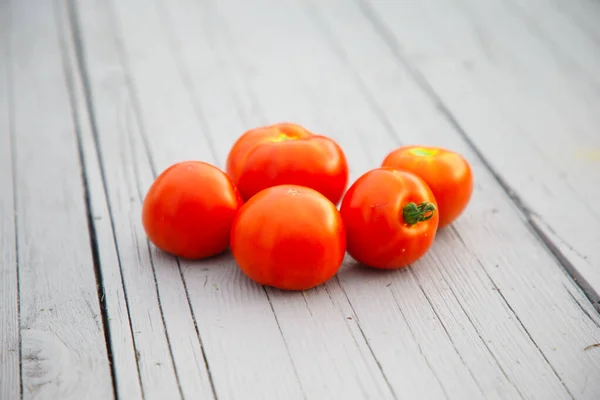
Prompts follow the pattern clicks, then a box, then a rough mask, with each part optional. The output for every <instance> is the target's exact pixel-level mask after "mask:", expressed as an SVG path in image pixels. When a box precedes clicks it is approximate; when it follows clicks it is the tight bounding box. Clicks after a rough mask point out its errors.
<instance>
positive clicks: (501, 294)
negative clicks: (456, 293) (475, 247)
mask: <svg viewBox="0 0 600 400" xmlns="http://www.w3.org/2000/svg"><path fill="white" fill-rule="evenodd" d="M450 228H451V229H452V231H453V232H454V233H455V234H456V237H457V238H458V240H460V242H461V243H462V244H463V246H465V248H468V247H467V244H466V243H465V241H464V240H463V238H462V236H461V235H460V233H458V230H457V229H456V228H455V227H454V226H451V227H450ZM471 254H473V253H471ZM473 256H474V257H475V260H477V264H479V266H480V267H481V269H482V270H483V272H484V273H485V275H486V276H487V277H488V279H489V280H490V282H491V283H492V284H493V285H494V287H498V286H497V285H496V282H494V280H493V279H492V277H491V276H490V274H489V273H488V271H487V270H486V268H485V266H484V265H483V262H482V261H481V260H480V259H479V257H478V256H477V255H476V254H473ZM496 292H497V293H498V294H499V295H500V297H501V298H502V300H503V301H504V303H505V304H506V306H507V307H508V309H509V310H510V312H511V313H512V314H513V315H514V317H515V319H516V320H517V321H518V322H519V325H520V326H521V328H523V330H524V331H525V333H526V334H527V336H528V337H529V340H531V342H532V343H533V344H534V345H535V347H536V348H537V349H538V351H539V353H540V354H541V355H542V357H543V358H544V360H545V361H546V363H547V364H548V366H549V367H550V369H551V370H552V372H554V375H556V377H557V378H558V380H559V381H560V383H561V384H562V385H563V386H564V388H565V390H566V391H567V393H568V394H569V396H571V398H574V396H573V394H572V393H571V391H570V390H569V388H568V387H567V385H566V384H565V382H564V381H563V380H562V378H561V377H560V375H559V373H558V372H557V371H556V369H554V366H553V365H552V363H551V362H550V360H548V358H547V357H546V354H545V353H544V352H543V351H542V349H541V347H540V346H539V345H538V344H537V342H536V341H535V340H534V339H533V337H532V336H531V334H530V333H529V330H528V329H527V328H526V327H525V324H523V322H522V321H521V318H519V315H518V314H517V313H516V312H515V310H513V308H512V306H511V305H510V303H509V302H508V300H507V299H506V297H505V296H504V294H503V293H502V291H501V290H496Z"/></svg>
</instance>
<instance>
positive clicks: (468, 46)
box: [0, 0, 600, 400]
mask: <svg viewBox="0 0 600 400" xmlns="http://www.w3.org/2000/svg"><path fill="white" fill-rule="evenodd" d="M285 120H287V121H293V122H297V123H300V124H302V125H305V126H306V127H307V128H309V129H311V130H313V131H316V132H322V133H324V134H327V135H330V136H332V137H333V138H335V139H336V140H337V141H338V142H339V143H340V144H341V145H342V146H343V148H344V150H345V151H346V154H347V156H348V159H349V160H350V162H351V181H353V180H354V179H356V178H357V177H358V176H359V175H361V174H362V173H364V172H366V171H367V170H368V169H370V168H373V167H376V166H378V165H379V163H380V162H381V160H382V159H383V157H384V156H385V155H386V154H387V153H388V152H389V151H390V150H391V149H393V148H394V147H396V146H398V145H400V144H408V143H420V144H433V145H440V146H445V147H448V148H451V149H453V150H455V151H458V152H460V153H462V154H463V155H464V156H465V157H466V158H467V159H468V160H469V162H470V163H471V165H472V167H473V169H474V174H475V180H476V187H475V191H474V195H473V198H472V200H471V203H470V205H469V208H468V211H467V212H466V213H465V214H464V215H463V216H462V217H461V218H460V220H459V221H457V222H456V223H455V224H454V225H453V226H452V227H450V228H448V229H445V230H443V231H442V232H440V233H439V235H438V237H437V239H436V242H435V244H434V246H433V248H432V249H431V251H430V252H429V253H428V255H427V256H426V257H424V258H423V259H422V260H420V261H419V262H418V263H416V264H415V265H413V266H412V267H410V268H408V269H406V270H403V271H393V272H381V271H371V270H366V269H365V268H360V267H358V266H356V265H355V264H354V263H353V261H352V260H351V259H348V261H347V263H346V264H345V265H344V266H343V268H342V270H341V271H340V272H339V274H338V275H337V276H336V277H335V278H334V279H332V280H331V281H329V282H328V283H327V284H325V285H323V286H320V287H318V288H316V289H313V290H309V291H306V292H303V293H289V292H281V291H278V290H273V289H270V288H263V287H261V286H259V285H256V284H254V283H252V282H251V281H249V280H248V279H247V278H246V277H245V276H244V275H243V274H241V272H240V271H239V270H238V268H237V267H236V265H235V262H234V261H233V259H232V258H231V256H230V255H229V254H225V255H222V256H219V257H217V258H215V259H211V260H206V261H202V262H188V261H180V260H177V259H175V258H173V257H171V256H169V255H166V254H164V253H162V252H160V251H157V250H156V249H155V248H154V247H153V246H149V244H148V242H147V240H146V236H145V234H144V231H143V228H142V226H141V221H140V210H141V201H142V199H143V197H144V195H145V192H146V190H147V189H148V187H149V186H150V184H151V182H152V181H153V179H154V177H155V176H156V174H157V173H160V172H161V171H162V170H163V169H164V168H166V167H167V166H168V165H170V164H171V163H174V162H177V161H181V160H187V159H200V160H204V161H208V162H211V163H214V164H216V165H218V166H220V167H223V166H224V161H225V158H226V156H227V152H228V151H229V148H230V146H231V145H232V143H233V141H234V140H235V139H236V138H237V137H238V136H239V135H240V134H241V133H242V132H244V131H245V130H246V129H249V128H251V127H254V126H258V125H263V124H267V123H273V122H279V121H285ZM599 199H600V3H599V2H598V1H597V0H427V1H401V0H385V1H384V0H379V1H375V0H254V1H250V0H170V1H167V0H68V1H67V0H65V1H63V0H55V1H50V0H0V249H1V251H0V342H1V344H0V399H2V400H13V399H19V398H21V397H22V398H24V399H77V400H79V399H103V400H104V399H109V398H119V399H127V400H129V399H131V400H137V399H142V398H144V399H160V400H165V399H178V398H185V399H213V398H214V399H219V400H225V399H268V400H270V399H276V400H284V399H285V400H287V399H319V400H320V399H344V400H346V399H349V400H351V399H411V400H412V399H427V400H431V399H461V400H462V399H543V400H552V399H570V398H575V399H595V400H597V399H600V347H599V346H593V345H594V344H596V343H600V315H599V314H598V312H597V310H596V309H597V308H600V200H599Z"/></svg>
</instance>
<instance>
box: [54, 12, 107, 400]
mask: <svg viewBox="0 0 600 400" xmlns="http://www.w3.org/2000/svg"><path fill="white" fill-rule="evenodd" d="M53 9H54V13H55V20H56V21H57V22H59V23H60V22H62V17H61V13H60V12H59V9H58V4H57V2H54V7H53ZM65 35H66V33H65V31H64V29H63V28H60V27H57V36H58V41H59V45H60V50H61V61H62V64H63V73H64V75H65V82H66V84H67V90H68V94H69V106H70V107H71V117H72V119H73V125H74V128H75V137H76V140H77V152H78V156H79V157H78V161H79V165H80V167H81V183H82V185H83V190H84V200H85V212H86V224H87V230H88V236H89V243H90V250H91V252H92V264H93V266H94V277H95V279H96V291H97V295H98V301H99V303H100V304H99V305H100V315H101V319H102V328H103V329H102V330H103V332H104V342H105V346H106V353H107V357H108V363H109V367H110V375H111V380H112V389H113V396H114V398H115V399H117V398H118V394H117V385H116V371H115V367H114V362H113V348H112V342H111V340H110V338H111V335H110V326H109V323H108V309H107V305H106V299H105V292H104V285H103V282H104V279H103V275H102V270H101V268H100V255H99V252H98V239H97V235H96V229H95V226H94V216H93V212H92V206H91V197H90V189H89V183H88V177H87V173H86V169H85V155H84V151H83V142H82V139H81V124H80V121H79V115H78V113H77V106H76V97H75V88H74V84H73V79H74V76H73V75H74V74H73V72H72V71H71V68H70V66H69V58H68V54H67V43H66V38H65Z"/></svg>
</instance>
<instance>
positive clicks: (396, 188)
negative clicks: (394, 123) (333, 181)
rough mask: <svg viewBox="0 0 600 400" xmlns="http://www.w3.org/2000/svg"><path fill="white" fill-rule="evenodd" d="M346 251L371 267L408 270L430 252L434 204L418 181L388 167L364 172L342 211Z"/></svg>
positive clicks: (435, 211) (436, 219) (434, 233)
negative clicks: (404, 268)
mask: <svg viewBox="0 0 600 400" xmlns="http://www.w3.org/2000/svg"><path fill="white" fill-rule="evenodd" d="M340 213H341V215H342V219H343V221H344V225H345V228H346V237H347V251H348V254H350V256H352V257H353V258H354V259H355V260H356V261H358V262H360V263H362V264H364V265H366V266H369V267H373V268H381V269H395V268H402V267H406V266H408V265H409V264H412V263H414V262H415V261H417V260H418V259H419V258H421V257H422V256H423V255H424V254H425V253H426V252H427V251H428V249H429V248H430V247H431V245H432V243H433V241H434V239H435V235H436V230H437V226H438V221H439V217H438V213H437V202H436V200H435V197H434V196H433V193H432V192H431V190H430V189H429V187H428V186H427V184H426V183H425V182H424V181H423V180H422V179H421V178H419V177H418V176H416V175H414V174H412V173H410V172H406V171H400V170H395V169H392V168H376V169H373V170H371V171H368V172H367V173H365V174H364V175H362V176H361V177H360V178H358V179H357V180H356V182H354V184H352V186H350V188H349V189H348V191H347V192H346V195H345V196H344V199H343V200H342V205H341V209H340Z"/></svg>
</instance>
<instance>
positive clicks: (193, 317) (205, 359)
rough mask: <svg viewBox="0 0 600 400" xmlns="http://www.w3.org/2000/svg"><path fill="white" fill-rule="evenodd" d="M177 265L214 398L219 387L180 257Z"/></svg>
mask: <svg viewBox="0 0 600 400" xmlns="http://www.w3.org/2000/svg"><path fill="white" fill-rule="evenodd" d="M177 267H178V268H179V276H180V277H181V281H182V282H183V289H184V291H185V297H186V298H187V302H188V306H189V307H190V313H191V314H192V322H193V323H194V329H196V335H198V341H199V342H200V350H201V351H202V359H203V360H204V366H205V367H206V373H207V374H208V381H209V383H210V389H211V391H212V394H213V398H214V399H215V400H216V399H217V389H216V388H215V382H214V379H213V377H212V371H211V369H210V364H209V363H208V356H207V355H206V351H205V349H204V343H203V341H202V335H200V329H199V328H198V323H197V322H196V314H195V313H194V308H193V307H192V300H191V299H190V292H189V290H188V287H187V283H186V281H185V277H184V275H183V271H182V270H181V262H180V260H179V258H177Z"/></svg>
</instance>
